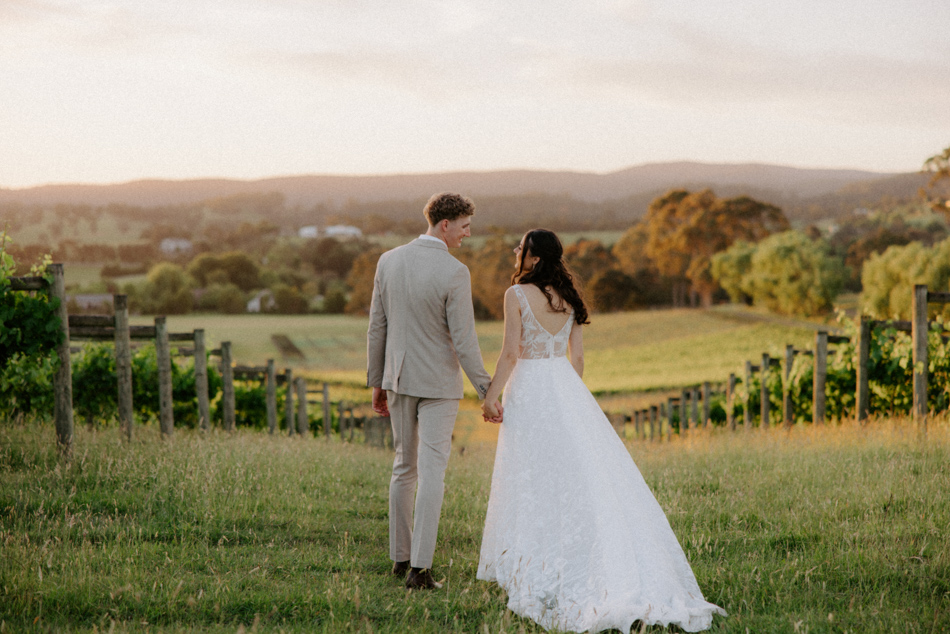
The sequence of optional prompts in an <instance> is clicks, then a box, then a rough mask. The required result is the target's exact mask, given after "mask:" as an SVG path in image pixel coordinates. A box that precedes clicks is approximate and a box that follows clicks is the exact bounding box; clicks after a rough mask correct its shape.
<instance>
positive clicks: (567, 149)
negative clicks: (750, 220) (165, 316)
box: [0, 0, 950, 188]
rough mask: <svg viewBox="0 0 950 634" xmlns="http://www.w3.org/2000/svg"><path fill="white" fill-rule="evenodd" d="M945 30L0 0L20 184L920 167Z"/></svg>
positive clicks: (672, 7)
mask: <svg viewBox="0 0 950 634" xmlns="http://www.w3.org/2000/svg"><path fill="white" fill-rule="evenodd" d="M948 33H950V2H947V1H946V0H798V2H794V3H792V2H779V1H777V0H775V1H771V2H770V1H765V0H715V1H707V0H663V1H659V0H656V1H654V0H583V1H579V0H574V1H569V2H568V1H561V0H518V1H512V0H498V1H496V0H480V1H474V0H471V1H466V0H386V1H385V2H384V1H381V0H377V1H370V0H310V1H305V0H188V2H180V1H173V0H164V1H156V0H152V1H149V0H128V1H118V0H101V1H100V0H83V1H69V0H61V1H52V0H0V187H5V188H21V187H28V186H34V185H39V184H48V183H116V182H125V181H129V180H136V179H141V178H167V179H188V178H205V177H224V178H239V179H255V178H265V177H271V176H288V175H297V174H395V173H419V172H441V171H468V170H476V171H486V170H499V169H541V170H562V169H566V170H575V171H582V172H598V173H604V172H611V171H615V170H619V169H623V168H625V167H630V166H633V165H640V164H644V163H655V162H666V161H680V160H693V161H703V162H712V163H753V162H754V163H773V164H781V165H792V166H798V167H841V168H856V169H866V170H872V171H884V172H908V171H916V170H919V169H920V168H921V165H922V163H923V162H924V161H925V160H926V159H927V158H928V157H929V156H932V155H934V154H937V153H939V152H940V151H942V150H943V148H945V147H947V146H948V145H950V36H948Z"/></svg>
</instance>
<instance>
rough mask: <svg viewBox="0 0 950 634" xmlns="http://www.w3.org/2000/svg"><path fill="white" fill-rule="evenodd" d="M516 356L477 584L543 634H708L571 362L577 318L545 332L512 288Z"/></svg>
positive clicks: (639, 480) (686, 581) (670, 544)
mask: <svg viewBox="0 0 950 634" xmlns="http://www.w3.org/2000/svg"><path fill="white" fill-rule="evenodd" d="M514 288H515V293H516V294H517V296H518V301H519V302H520V305H521V327H522V330H521V345H520V348H521V351H520V355H519V359H518V362H517V364H516V365H515V368H514V370H513V371H512V374H511V377H510V378H509V380H508V384H507V385H506V387H505V393H504V399H503V406H504V422H503V423H502V424H501V429H500V430H499V436H498V447H497V450H496V454H495V469H494V472H493V474H492V482H491V495H490V498H489V502H488V513H487V516H486V518H485V532H484V534H483V537H482V547H481V557H480V559H479V563H478V573H477V576H478V578H479V579H482V580H485V581H495V582H497V583H498V584H499V585H500V586H501V587H502V588H504V589H505V591H506V592H507V594H508V608H509V609H511V610H512V611H513V612H515V613H516V614H518V615H520V616H523V617H526V618H530V619H532V620H533V621H535V622H537V623H538V624H540V625H541V626H543V627H544V628H545V629H556V630H562V631H570V632H586V631H590V632H598V631H601V630H605V629H610V628H616V629H619V630H620V631H621V632H628V631H629V630H630V627H631V625H632V624H633V623H634V622H636V621H640V622H643V623H646V624H648V625H653V624H658V625H669V624H676V625H678V626H679V627H681V628H682V629H684V630H686V631H688V632H697V631H701V630H704V629H707V628H709V627H710V625H711V624H712V615H713V614H722V615H725V614H726V613H725V612H724V611H723V610H722V609H721V608H719V607H718V606H716V605H713V604H712V603H709V602H707V601H706V600H705V599H704V598H703V594H702V592H701V591H700V589H699V585H698V584H697V582H696V578H695V576H694V575H693V571H692V569H691V568H690V566H689V563H688V562H687V561H686V555H685V554H684V553H683V549H682V548H681V547H680V545H679V542H678V541H677V539H676V536H675V535H674V534H673V530H672V529H671V528H670V524H669V522H668V521H667V519H666V515H665V514H664V513H663V509H662V508H660V505H659V504H658V503H657V501H656V498H654V497H653V494H652V493H651V491H650V489H649V487H647V484H646V482H644V480H643V476H641V475H640V471H639V469H637V466H636V465H635V464H634V462H633V459H632V458H631V457H630V453H629V452H628V451H627V448H626V447H625V446H624V444H623V442H622V441H621V440H620V438H619V437H618V436H617V434H616V432H615V431H614V429H613V427H612V426H611V425H610V422H609V421H608V420H607V418H606V416H604V413H603V412H602V411H601V409H600V406H599V405H598V404H597V401H596V400H595V399H594V397H593V395H591V393H590V391H589V390H588V389H587V387H586V386H585V385H584V382H583V381H582V380H581V378H580V377H579V376H578V375H577V372H575V371H574V368H573V366H571V363H570V361H569V360H568V358H567V342H568V338H569V336H570V332H571V327H572V325H573V322H574V315H573V312H571V314H570V317H569V318H568V320H567V322H566V323H565V324H564V326H563V327H562V328H561V329H560V330H559V331H558V332H556V333H550V332H548V331H547V330H545V329H544V328H543V327H542V326H541V324H540V323H539V322H538V320H537V319H536V318H535V316H534V314H533V313H532V312H531V307H530V306H529V305H528V301H527V298H526V297H525V294H524V291H523V290H522V289H521V288H520V287H519V286H515V287H514Z"/></svg>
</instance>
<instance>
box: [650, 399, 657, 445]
mask: <svg viewBox="0 0 950 634" xmlns="http://www.w3.org/2000/svg"><path fill="white" fill-rule="evenodd" d="M658 410H659V408H658V407H657V406H656V405H651V406H650V442H653V440H654V439H655V435H654V434H655V433H656V416H657V413H658Z"/></svg>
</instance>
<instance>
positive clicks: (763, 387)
mask: <svg viewBox="0 0 950 634" xmlns="http://www.w3.org/2000/svg"><path fill="white" fill-rule="evenodd" d="M771 361H772V360H771V359H770V358H769V354H768V353H767V352H763V353H762V371H761V373H760V374H761V376H762V379H761V380H760V382H759V383H760V385H759V417H760V418H761V420H762V429H763V430H764V431H768V429H769V411H770V410H771V409H772V403H771V398H769V373H770V372H771V371H772V369H771Z"/></svg>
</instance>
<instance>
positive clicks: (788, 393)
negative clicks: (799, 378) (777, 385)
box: [782, 343, 795, 429]
mask: <svg viewBox="0 0 950 634" xmlns="http://www.w3.org/2000/svg"><path fill="white" fill-rule="evenodd" d="M794 364H795V346H793V345H792V344H790V343H789V344H786V346H785V380H784V381H782V422H783V423H784V425H785V428H786V429H789V428H790V427H791V426H792V419H793V418H794V416H793V411H792V366H793V365H794Z"/></svg>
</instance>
